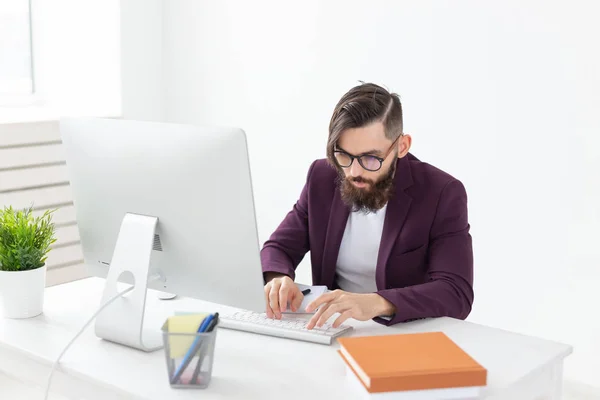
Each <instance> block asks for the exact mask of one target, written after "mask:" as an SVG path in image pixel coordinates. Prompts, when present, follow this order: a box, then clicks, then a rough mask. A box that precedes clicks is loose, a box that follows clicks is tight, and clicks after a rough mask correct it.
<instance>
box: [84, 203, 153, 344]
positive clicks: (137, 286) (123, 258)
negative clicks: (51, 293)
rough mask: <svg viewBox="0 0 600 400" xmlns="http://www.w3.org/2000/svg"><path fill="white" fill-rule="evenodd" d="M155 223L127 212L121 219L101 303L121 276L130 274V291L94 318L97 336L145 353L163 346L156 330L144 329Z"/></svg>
mask: <svg viewBox="0 0 600 400" xmlns="http://www.w3.org/2000/svg"><path fill="white" fill-rule="evenodd" d="M157 223H158V218H156V217H148V216H144V215H138V214H130V213H128V214H126V215H125V217H124V218H123V222H122V223H121V229H120V231H119V236H118V238H117V243H116V245H115V250H114V253H113V257H112V260H111V263H110V268H109V270H108V275H107V277H106V283H105V286H104V293H103V295H102V303H101V304H105V303H106V302H107V301H109V300H110V299H111V298H113V297H114V296H116V295H117V294H118V293H119V291H118V287H117V282H118V280H119V279H120V278H121V277H122V276H123V274H129V275H133V285H134V289H133V290H132V291H131V292H130V293H128V294H127V295H125V296H122V297H120V298H118V299H116V300H115V301H114V302H113V303H112V304H110V305H109V306H107V307H106V308H105V309H104V310H103V311H102V312H101V313H100V314H99V315H98V317H97V319H96V335H97V336H98V337H100V338H102V339H106V340H109V341H111V342H116V343H120V344H124V345H126V346H129V347H133V348H136V349H139V350H143V351H148V352H149V351H155V350H159V349H161V348H162V347H163V342H162V336H161V331H160V329H158V328H157V329H155V330H149V329H144V310H145V307H146V290H147V288H148V277H149V270H150V255H151V254H152V246H153V241H154V233H155V231H156V225H157Z"/></svg>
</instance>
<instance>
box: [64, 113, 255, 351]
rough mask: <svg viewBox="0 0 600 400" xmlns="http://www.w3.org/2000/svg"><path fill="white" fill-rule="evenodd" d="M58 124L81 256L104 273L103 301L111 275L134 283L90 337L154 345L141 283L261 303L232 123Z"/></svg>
mask: <svg viewBox="0 0 600 400" xmlns="http://www.w3.org/2000/svg"><path fill="white" fill-rule="evenodd" d="M60 130H61V135H62V140H63V144H64V147H65V150H66V160H67V169H68V173H69V178H70V181H71V188H72V191H73V200H74V205H75V211H76V215H77V223H78V227H79V232H80V236H81V245H82V250H83V256H84V260H85V263H86V265H87V267H88V268H89V270H90V271H91V273H92V274H94V275H96V276H100V277H105V278H107V279H106V287H105V290H104V295H103V299H102V300H103V302H104V301H106V300H108V299H110V298H111V297H113V296H114V295H115V294H116V293H117V285H116V282H117V281H119V282H126V283H131V284H135V289H134V290H133V291H132V292H131V293H130V294H128V298H127V299H119V300H117V301H115V302H114V303H112V304H111V305H110V306H108V307H107V308H106V309H105V310H104V311H102V312H101V313H100V314H99V316H98V318H97V320H96V334H97V335H98V336H99V337H102V338H104V339H107V340H111V341H115V342H119V343H122V344H125V345H128V346H131V347H135V348H139V349H142V350H146V351H151V350H156V349H158V348H160V347H161V339H160V335H159V333H160V330H158V329H157V331H156V332H154V331H151V332H148V331H144V330H143V328H142V327H143V321H144V308H145V300H146V288H147V287H150V288H153V289H157V290H161V291H165V292H170V293H174V294H178V295H182V296H187V297H194V298H198V299H202V300H205V301H210V302H214V303H219V304H223V305H228V306H232V307H237V308H243V309H246V310H252V311H257V312H264V310H265V306H266V304H265V299H264V291H263V275H262V269H261V264H260V255H259V251H260V248H259V242H258V234H257V227H256V219H255V210H254V200H253V192H252V181H251V175H250V167H249V159H248V150H247V144H246V136H245V134H244V132H243V131H242V130H240V129H235V128H207V127H200V126H191V125H179V124H167V123H157V122H141V121H131V120H120V119H101V118H64V119H62V120H61V122H60ZM132 277H133V278H132ZM151 277H152V278H153V279H149V278H151ZM117 327H120V328H117Z"/></svg>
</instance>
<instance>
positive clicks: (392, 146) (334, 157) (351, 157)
mask: <svg viewBox="0 0 600 400" xmlns="http://www.w3.org/2000/svg"><path fill="white" fill-rule="evenodd" d="M402 136H404V134H403V133H402V134H400V136H398V137H397V138H396V140H394V142H393V143H392V144H391V146H390V147H389V148H388V150H387V152H386V153H385V156H383V158H382V157H377V156H376V155H373V154H368V153H367V154H360V155H358V156H355V155H352V154H350V153H348V152H347V151H346V150H344V149H342V148H341V147H339V146H338V145H337V144H336V147H337V149H336V150H333V159H334V160H335V163H336V164H337V165H338V166H339V167H340V168H350V167H351V166H352V164H353V163H354V159H357V160H358V163H359V164H360V166H361V167H362V168H363V169H364V170H365V171H369V172H377V171H379V170H380V169H381V167H383V162H384V161H385V160H386V158H388V156H389V155H390V153H391V152H392V149H393V148H394V146H395V145H396V143H398V139H400V138H401V137H402ZM336 153H341V154H344V155H346V156H348V157H350V164H348V166H346V167H343V166H341V165H340V163H339V161H338V159H337V158H336V156H335V154H336ZM365 156H367V157H373V158H374V159H376V160H377V161H379V168H377V169H369V168H367V167H365V166H364V165H363V163H362V161H361V158H362V157H365Z"/></svg>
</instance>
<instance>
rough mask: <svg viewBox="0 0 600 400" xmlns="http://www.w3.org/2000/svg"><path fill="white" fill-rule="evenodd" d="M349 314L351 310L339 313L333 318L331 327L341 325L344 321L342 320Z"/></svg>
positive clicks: (350, 314)
mask: <svg viewBox="0 0 600 400" xmlns="http://www.w3.org/2000/svg"><path fill="white" fill-rule="evenodd" d="M351 316H352V310H346V311H344V312H343V313H342V314H340V316H339V317H337V318H336V319H335V321H333V324H332V325H331V326H332V327H333V328H339V327H340V325H342V324H343V323H344V321H346V320H347V319H348V318H350V317H351Z"/></svg>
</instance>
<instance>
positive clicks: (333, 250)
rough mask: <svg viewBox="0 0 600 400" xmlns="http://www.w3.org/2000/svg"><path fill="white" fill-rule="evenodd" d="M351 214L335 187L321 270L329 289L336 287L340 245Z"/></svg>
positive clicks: (323, 280) (323, 281)
mask: <svg viewBox="0 0 600 400" xmlns="http://www.w3.org/2000/svg"><path fill="white" fill-rule="evenodd" d="M349 215H350V208H349V207H348V206H347V205H346V204H345V203H344V201H343V200H342V197H341V194H340V191H339V189H338V188H336V189H335V193H334V195H333V201H332V202H331V210H330V212H329V222H328V223H327V233H326V235H325V248H324V249H323V264H322V268H321V271H323V272H322V276H321V280H322V283H321V284H324V285H327V287H328V288H329V289H333V288H334V284H335V269H336V264H337V258H338V254H339V251H340V245H341V243H342V238H343V236H344V230H345V229H346V223H347V222H348V216H349Z"/></svg>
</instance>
